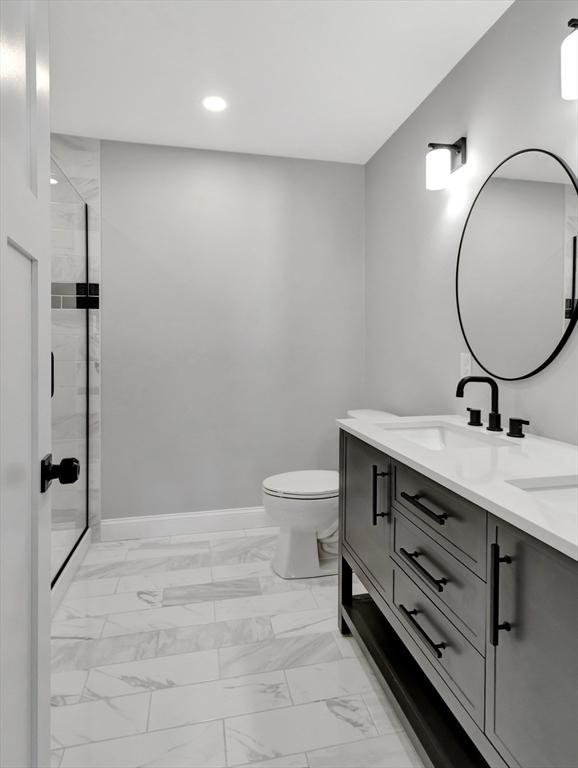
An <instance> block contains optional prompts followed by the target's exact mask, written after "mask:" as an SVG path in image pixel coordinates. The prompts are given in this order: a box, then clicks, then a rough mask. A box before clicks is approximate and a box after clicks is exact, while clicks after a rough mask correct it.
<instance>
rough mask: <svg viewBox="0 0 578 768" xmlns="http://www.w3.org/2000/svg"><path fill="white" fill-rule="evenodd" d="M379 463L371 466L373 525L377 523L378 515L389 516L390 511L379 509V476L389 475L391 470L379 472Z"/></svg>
mask: <svg viewBox="0 0 578 768" xmlns="http://www.w3.org/2000/svg"><path fill="white" fill-rule="evenodd" d="M377 469H378V468H377V464H374V465H373V466H372V468H371V511H372V522H373V525H377V518H378V517H388V515H389V512H378V511H377V478H378V477H387V476H388V475H389V472H378V471H377Z"/></svg>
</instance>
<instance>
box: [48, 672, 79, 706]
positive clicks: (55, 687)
mask: <svg viewBox="0 0 578 768" xmlns="http://www.w3.org/2000/svg"><path fill="white" fill-rule="evenodd" d="M87 676H88V672H86V671H85V670H71V671H69V672H57V673H55V674H53V675H51V678H50V705H51V706H52V707H61V706H65V705H66V704H78V703H79V702H80V697H81V694H82V691H83V689H84V684H85V683H86V678H87Z"/></svg>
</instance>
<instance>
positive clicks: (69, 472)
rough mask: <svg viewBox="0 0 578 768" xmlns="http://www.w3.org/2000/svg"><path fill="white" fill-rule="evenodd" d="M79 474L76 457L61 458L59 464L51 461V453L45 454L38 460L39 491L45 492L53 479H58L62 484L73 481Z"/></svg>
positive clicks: (78, 464)
mask: <svg viewBox="0 0 578 768" xmlns="http://www.w3.org/2000/svg"><path fill="white" fill-rule="evenodd" d="M79 475H80V462H79V461H78V459H72V458H70V459H61V461H60V464H53V463H52V454H51V453H49V454H47V455H46V456H45V457H44V458H43V459H42V461H41V462H40V492H41V493H46V491H47V490H48V489H49V488H50V484H51V483H52V481H53V480H59V481H60V482H61V483H62V485H69V484H70V483H75V482H76V481H77V480H78V477H79Z"/></svg>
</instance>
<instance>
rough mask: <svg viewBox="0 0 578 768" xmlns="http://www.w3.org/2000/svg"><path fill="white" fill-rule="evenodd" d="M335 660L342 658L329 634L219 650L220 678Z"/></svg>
mask: <svg viewBox="0 0 578 768" xmlns="http://www.w3.org/2000/svg"><path fill="white" fill-rule="evenodd" d="M337 659H339V660H342V659H341V654H340V653H339V649H338V648H337V646H336V645H335V642H334V640H333V637H332V635H331V634H329V633H328V634H324V635H301V636H299V637H286V638H275V639H273V640H267V641H265V642H263V643H254V644H253V645H238V646H233V647H231V648H221V649H220V650H219V667H220V670H221V677H235V676H237V675H250V674H253V673H255V672H259V671H262V672H265V671H271V670H276V669H289V668H291V667H300V666H304V665H307V664H317V663H320V662H325V661H333V660H337ZM308 668H309V667H308ZM326 698H327V697H326Z"/></svg>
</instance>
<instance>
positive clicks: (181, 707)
mask: <svg viewBox="0 0 578 768" xmlns="http://www.w3.org/2000/svg"><path fill="white" fill-rule="evenodd" d="M291 703H292V702H291V697H290V695H289V691H288V689H287V683H286V682H285V676H284V674H283V672H269V673H266V674H259V675H250V676H248V677H238V678H234V679H232V680H215V681H214V682H210V683H202V684H199V685H190V686H185V687H182V688H170V689H169V690H165V691H156V692H154V693H153V694H152V699H151V710H150V717H149V730H151V731H154V730H157V729H160V728H174V727H176V726H179V725H189V724H192V723H199V722H203V721H207V720H216V719H221V718H224V717H230V716H232V715H239V714H244V713H248V712H259V711H263V710H275V709H277V708H279V707H290V706H291Z"/></svg>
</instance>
